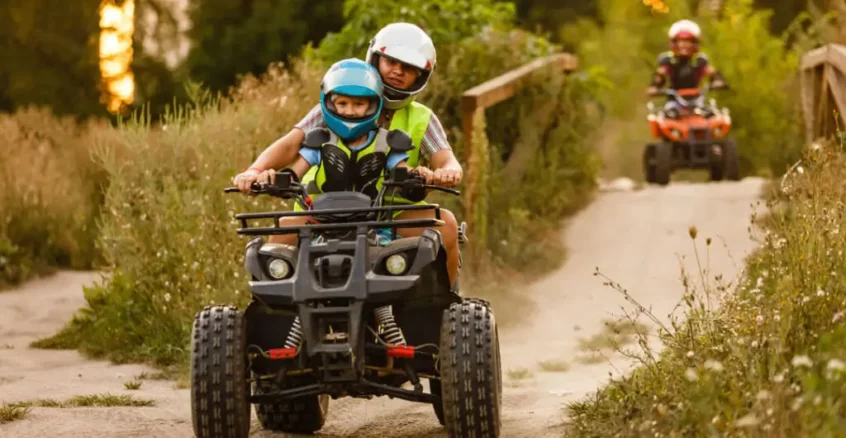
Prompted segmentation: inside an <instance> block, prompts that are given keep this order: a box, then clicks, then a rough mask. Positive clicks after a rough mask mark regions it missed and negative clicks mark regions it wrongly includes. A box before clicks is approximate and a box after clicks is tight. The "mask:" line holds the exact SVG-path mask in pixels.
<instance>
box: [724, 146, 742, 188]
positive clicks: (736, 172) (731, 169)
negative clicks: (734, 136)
mask: <svg viewBox="0 0 846 438" xmlns="http://www.w3.org/2000/svg"><path fill="white" fill-rule="evenodd" d="M723 175H724V176H725V178H726V179H729V180H731V181H740V163H739V159H738V156H737V145H736V144H735V143H734V142H733V141H727V142H726V143H725V145H724V147H723Z"/></svg>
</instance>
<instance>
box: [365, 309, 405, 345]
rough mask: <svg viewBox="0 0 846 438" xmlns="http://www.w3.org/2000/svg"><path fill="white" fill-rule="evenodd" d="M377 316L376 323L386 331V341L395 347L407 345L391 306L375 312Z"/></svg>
mask: <svg viewBox="0 0 846 438" xmlns="http://www.w3.org/2000/svg"><path fill="white" fill-rule="evenodd" d="M373 313H375V314H376V323H378V324H379V325H381V326H382V329H383V330H384V331H385V341H386V342H387V343H389V344H393V345H406V344H405V336H403V334H402V330H400V328H399V326H398V325H397V322H396V321H395V320H394V310H393V308H392V307H391V306H382V307H379V308H377V309H376V310H374V311H373Z"/></svg>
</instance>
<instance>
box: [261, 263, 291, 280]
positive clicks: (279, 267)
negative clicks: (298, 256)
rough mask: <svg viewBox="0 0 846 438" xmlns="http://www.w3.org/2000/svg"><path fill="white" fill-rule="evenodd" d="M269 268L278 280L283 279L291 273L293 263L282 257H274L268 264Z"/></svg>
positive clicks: (271, 274) (272, 275)
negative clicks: (290, 263)
mask: <svg viewBox="0 0 846 438" xmlns="http://www.w3.org/2000/svg"><path fill="white" fill-rule="evenodd" d="M267 270H268V272H270V276H271V277H273V278H274V279H276V280H281V279H283V278H285V277H287V276H288V274H290V273H291V265H289V264H288V262H286V261H285V260H282V259H273V260H271V261H270V263H268V264H267Z"/></svg>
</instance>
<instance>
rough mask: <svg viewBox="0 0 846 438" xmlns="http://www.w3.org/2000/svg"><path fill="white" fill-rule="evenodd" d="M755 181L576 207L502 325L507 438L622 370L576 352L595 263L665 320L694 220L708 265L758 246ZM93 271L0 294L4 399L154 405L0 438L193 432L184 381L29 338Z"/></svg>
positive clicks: (356, 406) (600, 309)
mask: <svg viewBox="0 0 846 438" xmlns="http://www.w3.org/2000/svg"><path fill="white" fill-rule="evenodd" d="M762 185H763V181H762V180H759V179H746V180H744V181H741V182H738V183H720V184H673V185H671V186H669V187H666V188H657V187H649V188H647V189H645V190H641V191H635V192H611V193H604V194H602V195H601V196H599V198H598V199H597V200H596V201H595V202H594V203H593V204H592V205H591V206H589V207H588V208H587V209H586V210H585V211H583V212H582V213H581V214H579V215H578V216H576V217H575V218H573V219H572V220H571V221H570V223H569V224H568V225H567V227H566V228H565V231H564V233H563V234H564V235H563V238H564V239H565V242H566V243H567V246H568V248H569V254H568V261H567V263H566V265H565V266H564V267H563V268H562V269H561V270H559V271H558V272H555V273H553V274H552V275H550V276H548V277H547V278H545V279H542V280H540V281H538V282H536V283H535V284H532V285H527V286H526V287H525V290H524V291H521V292H522V293H525V294H526V296H527V297H528V298H530V299H532V300H534V301H536V302H537V304H538V306H537V309H538V311H537V313H536V314H534V315H531V321H533V323H529V324H526V325H525V326H523V327H521V328H519V329H515V330H511V331H509V332H506V333H501V336H502V338H503V339H502V348H503V362H504V363H503V372H504V373H506V372H507V371H508V370H511V369H516V368H528V369H529V370H530V372H531V376H530V377H529V378H528V379H521V380H512V379H509V378H508V376H507V374H506V376H504V382H505V385H506V389H505V393H504V400H503V401H504V406H503V409H504V411H503V436H506V437H512V436H525V437H543V436H561V430H562V428H563V421H564V413H563V410H562V409H563V407H564V404H565V402H567V401H571V400H575V399H577V398H580V397H582V396H584V395H586V394H588V393H590V392H592V391H593V390H595V389H596V388H597V387H599V386H601V385H602V384H603V383H604V382H606V381H607V379H608V373H609V372H614V374H617V371H615V369H616V368H619V369H620V370H625V367H623V364H624V363H623V362H622V361H619V360H614V361H613V362H614V364H615V366H612V365H611V364H609V363H608V362H604V363H599V364H595V365H581V364H579V363H577V362H575V361H574V360H573V357H574V356H575V355H576V354H577V353H578V352H579V347H578V339H579V338H584V337H588V336H590V335H592V334H594V333H597V332H599V331H600V330H601V328H602V320H603V319H605V318H608V317H609V316H610V315H611V314H612V313H613V314H619V313H620V311H619V306H620V305H622V304H623V303H624V302H623V300H622V297H620V296H619V295H618V294H616V293H615V292H613V291H611V290H610V289H608V288H606V287H604V286H603V285H602V282H601V280H600V279H598V278H596V277H594V276H593V271H594V268H595V267H599V268H600V269H601V270H602V271H603V272H604V273H605V274H607V275H609V276H610V277H612V278H613V279H614V280H615V281H618V282H620V283H622V284H623V286H624V287H626V288H627V289H628V290H629V291H630V292H631V293H632V294H633V295H635V296H636V297H637V298H638V299H639V300H641V301H642V302H643V303H644V304H646V305H651V306H652V307H653V309H654V313H655V314H656V315H658V316H659V317H664V316H666V315H667V314H668V313H669V312H670V311H671V310H672V308H673V307H674V306H675V304H676V303H677V301H678V299H679V298H680V295H681V284H680V281H679V262H678V258H677V254H679V255H687V258H688V262H686V265H687V266H688V267H695V265H693V264H692V263H693V262H692V261H691V259H692V246H691V244H690V239H689V237H688V235H687V229H688V227H689V226H690V225H695V226H696V227H697V228H698V229H699V234H700V236H702V237H700V239H704V237H708V236H710V237H713V238H714V242H715V243H714V245H713V248H712V251H711V269H712V271H713V272H715V273H723V274H724V275H725V276H727V277H733V276H734V275H736V272H737V270H738V269H739V268H740V266H741V264H742V262H743V258H744V257H745V256H746V255H748V253H749V252H750V251H751V250H752V248H753V246H754V245H753V243H752V242H751V241H750V240H749V238H748V236H747V232H746V228H747V224H748V216H749V213H750V204H752V203H754V202H755V200H756V199H757V197H758V195H759V193H760V191H761V187H762ZM722 241H725V243H726V245H727V247H728V251H729V252H730V254H731V256H732V257H733V259H734V261H732V259H731V258H730V257H729V254H728V253H727V252H726V250H725V249H724V248H723V247H722V243H721V242H722ZM694 269H695V268H694ZM94 279H95V276H94V275H93V274H87V273H61V274H59V275H57V276H54V277H51V278H48V279H43V280H38V281H34V282H31V283H28V284H27V285H25V286H24V287H23V288H21V289H19V290H15V291H7V292H2V293H0V403H3V402H13V401H21V400H27V399H33V398H39V397H51V398H55V399H66V398H69V397H71V396H73V395H89V394H98V393H104V392H110V393H112V394H132V395H134V396H136V397H139V398H149V399H154V400H156V401H157V405H156V406H155V407H145V408H75V409H59V408H34V409H33V410H32V412H31V413H30V414H29V415H28V416H27V418H25V419H23V420H19V421H15V422H12V423H7V424H4V425H0V437H22V438H23V437H44V436H57V437H58V436H61V437H89V436H91V437H118V436H120V437H141V436H145V437H157V438H159V437H161V438H164V437H190V436H192V430H191V417H190V406H189V394H188V391H187V390H184V389H181V390H180V389H176V388H175V387H174V385H173V383H172V382H162V381H144V383H143V386H142V387H141V389H139V390H137V391H129V390H126V389H125V388H124V387H123V381H125V380H127V379H130V378H132V376H134V375H136V374H138V373H139V372H141V371H142V370H145V367H143V366H139V365H121V366H115V365H110V364H108V363H106V362H102V361H91V360H86V359H84V358H82V357H81V356H80V355H79V354H78V353H76V352H73V351H48V350H34V349H30V348H28V347H27V345H28V343H29V342H30V341H31V340H33V339H36V338H38V337H41V336H43V335H48V334H51V333H54V332H55V331H56V330H57V329H58V328H60V327H61V326H62V325H63V324H64V323H66V322H67V321H68V320H69V319H70V317H71V315H72V314H73V312H74V311H75V310H76V309H77V308H79V307H80V306H82V305H83V304H84V300H83V298H82V291H81V285H83V284H87V283H90V282H91V281H93V280H94ZM543 360H566V361H568V362H569V363H570V365H571V367H570V370H569V371H567V372H542V371H540V369H539V367H538V363H539V362H540V361H543ZM253 431H254V432H253V435H254V436H268V437H269V436H280V435H274V434H271V433H267V432H264V431H262V430H261V429H260V427H259V426H258V424H257V423H255V421H254V427H253ZM319 435H320V436H326V437H338V436H402V437H437V436H446V434H445V433H444V430H443V428H442V427H441V426H440V425H439V424H438V422H437V420H436V419H435V416H434V414H433V413H432V411H431V407H429V406H425V405H416V404H412V403H409V402H404V401H399V400H389V399H386V398H383V399H374V400H371V401H361V400H339V401H332V402H331V403H330V414H329V421H328V422H327V424H326V426H325V427H324V429H323V430H322V431H321V432H320V434H319Z"/></svg>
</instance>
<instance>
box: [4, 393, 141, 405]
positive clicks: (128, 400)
mask: <svg viewBox="0 0 846 438" xmlns="http://www.w3.org/2000/svg"><path fill="white" fill-rule="evenodd" d="M155 405H156V402H155V401H154V400H145V399H137V398H134V397H133V396H131V395H126V394H120V395H113V394H108V393H106V394H93V395H76V396H73V397H71V398H70V399H68V400H65V401H58V400H55V399H49V398H42V399H36V400H28V401H21V402H15V403H11V404H9V406H12V407H19V408H30V407H39V408H89V407H97V408H110V407H148V406H155Z"/></svg>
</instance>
